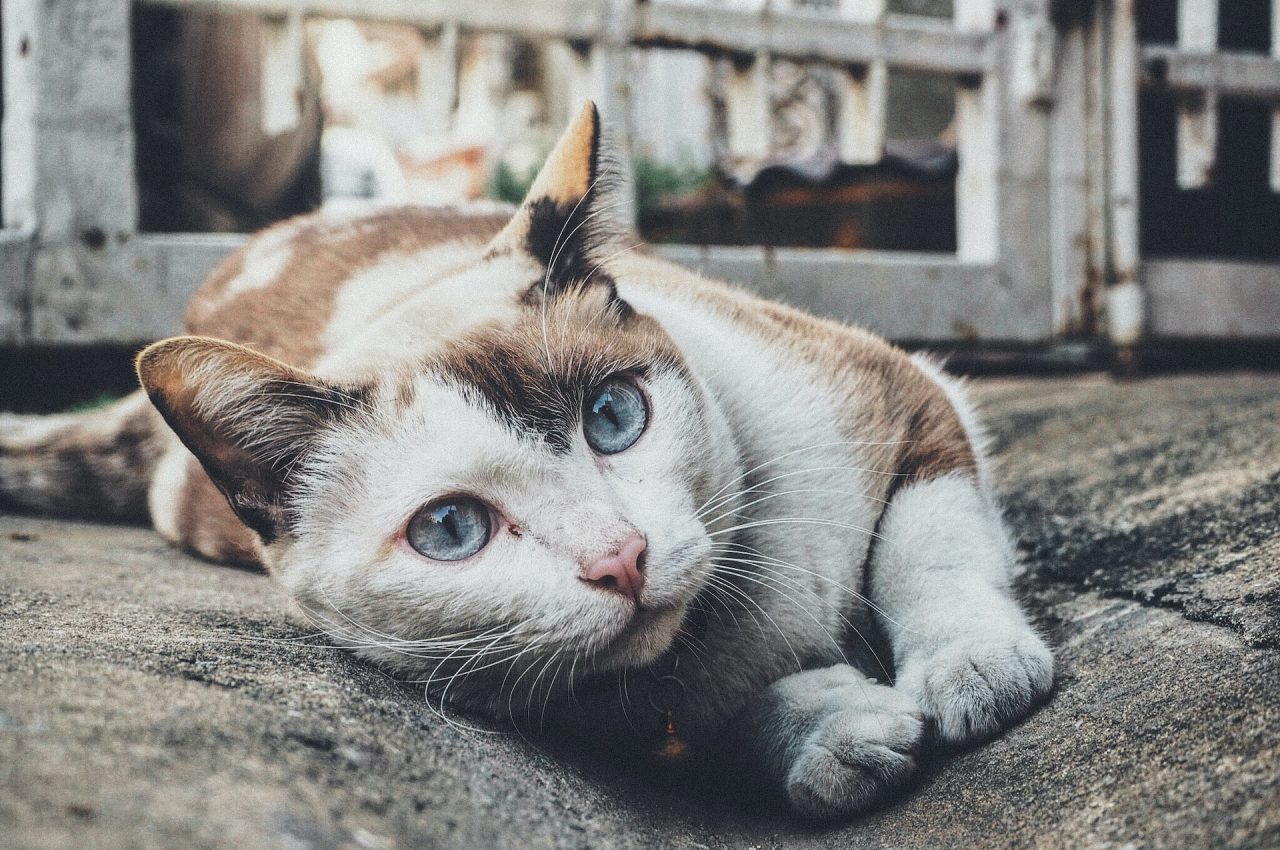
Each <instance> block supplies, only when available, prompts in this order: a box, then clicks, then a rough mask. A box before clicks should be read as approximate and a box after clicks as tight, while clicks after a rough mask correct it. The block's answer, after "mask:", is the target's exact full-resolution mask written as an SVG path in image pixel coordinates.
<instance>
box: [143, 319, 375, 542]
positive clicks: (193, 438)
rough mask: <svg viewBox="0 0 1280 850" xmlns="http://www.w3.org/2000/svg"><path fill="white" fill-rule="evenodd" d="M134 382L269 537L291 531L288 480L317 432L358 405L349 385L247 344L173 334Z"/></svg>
mask: <svg viewBox="0 0 1280 850" xmlns="http://www.w3.org/2000/svg"><path fill="white" fill-rule="evenodd" d="M137 367H138V379H139V380H140V381H141V382H142V386H143V388H144V389H146V391H147V395H149V396H150V397H151V401H152V403H153V404H154V405H155V406H156V409H157V410H159V411H160V414H161V415H162V416H163V417H164V419H165V421H166V422H167V423H169V427H170V428H172V429H173V430H174V432H175V433H177V435H178V437H179V439H181V440H182V442H183V444H184V445H186V447H187V448H188V449H190V450H191V453H192V454H193V455H195V456H196V458H197V459H198V460H199V461H200V463H201V465H203V466H204V469H205V472H207V473H208V474H209V477H210V478H211V479H213V482H214V483H215V484H216V485H218V489H220V490H221V491H222V492H223V495H225V496H226V497H227V501H228V502H229V503H230V504H231V509H232V510H233V511H235V513H236V516H238V517H239V518H240V520H241V521H242V522H243V523H244V524H245V525H247V526H248V527H249V528H251V529H253V530H254V531H256V532H257V533H258V534H259V535H261V537H262V539H263V542H265V543H271V542H273V541H274V540H275V539H276V538H278V537H279V536H280V535H282V534H285V533H287V532H288V530H289V526H290V519H291V517H290V516H289V513H288V512H289V508H288V507H287V500H286V496H287V493H288V489H289V477H290V474H291V472H292V471H293V470H294V468H295V467H296V465H297V464H298V462H299V461H300V460H302V459H303V458H305V457H306V456H307V455H308V454H309V453H310V452H311V451H313V450H314V449H315V446H316V442H317V437H318V435H319V434H320V432H321V430H322V429H324V428H325V427H326V426H329V425H331V424H333V423H335V422H337V421H338V420H340V419H341V418H343V417H345V416H350V415H352V413H353V412H355V411H357V410H358V409H359V407H360V406H361V404H362V403H363V399H362V398H361V393H360V391H351V390H343V389H339V388H337V387H333V386H329V385H327V384H324V383H322V382H321V381H320V380H319V379H317V378H314V377H312V376H310V375H307V374H306V373H304V372H301V371H299V370H297V369H294V368H292V367H291V366H287V365H285V364H284V363H281V362H280V361H278V360H273V359H272V358H270V357H267V356H265V355H262V354H258V353H256V352H254V351H251V350H249V349H247V348H244V347H243V346H239V345H235V344H234V343H230V342H224V341H222V340H216V339H208V338H205V337H194V336H188V337H174V338H172V339H166V340H162V341H161V342H157V343H155V344H154V345H151V346H148V347H147V348H146V349H144V350H143V351H142V353H141V354H139V355H138V361H137Z"/></svg>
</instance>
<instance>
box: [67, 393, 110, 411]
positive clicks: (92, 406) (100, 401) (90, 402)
mask: <svg viewBox="0 0 1280 850" xmlns="http://www.w3.org/2000/svg"><path fill="white" fill-rule="evenodd" d="M119 398H120V397H119V396H116V395H112V394H111V393H99V394H98V395H96V396H94V397H93V398H89V399H85V400H84V401H81V402H77V403H75V404H73V405H71V406H70V407H68V408H67V409H66V410H65V411H64V412H65V413H88V412H89V411H90V410H97V409H98V408H100V407H106V406H107V405H108V404H112V403H114V402H116V401H118V400H119Z"/></svg>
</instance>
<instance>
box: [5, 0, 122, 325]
mask: <svg viewBox="0 0 1280 850" xmlns="http://www.w3.org/2000/svg"><path fill="white" fill-rule="evenodd" d="M3 14H4V23H5V26H4V29H5V39H6V41H7V42H10V43H11V44H12V43H13V41H14V40H16V41H17V46H16V51H15V53H14V54H12V55H6V72H9V71H16V76H8V75H7V76H6V83H12V84H13V85H8V86H6V94H7V95H9V94H12V95H13V98H12V99H11V100H10V104H12V105H14V106H20V108H16V109H14V110H13V111H12V112H10V111H9V110H8V109H6V115H5V129H4V133H5V140H4V141H5V145H4V153H5V157H6V163H5V179H6V186H5V190H6V192H5V193H6V197H5V219H6V221H5V223H6V225H7V226H10V227H15V226H16V227H21V228H24V229H30V230H32V231H33V232H38V234H39V238H38V239H37V241H36V242H35V243H34V245H35V247H34V250H33V254H32V257H31V263H30V270H31V272H30V278H29V290H28V291H29V296H30V301H29V304H30V314H29V322H30V325H29V327H30V333H31V337H32V338H33V339H38V340H40V341H43V342H91V341H98V340H102V339H109V338H113V337H114V335H116V334H118V333H121V332H124V331H125V330H126V329H127V328H128V327H129V325H130V324H131V323H132V322H133V317H134V313H135V311H136V310H137V309H139V308H145V303H144V301H145V295H143V294H142V293H139V292H137V291H136V290H135V289H134V288H133V286H132V275H131V269H130V268H129V266H128V258H129V250H128V243H129V240H130V239H131V238H132V237H133V234H134V231H135V230H136V225H137V196H136V188H135V180H134V147H133V122H132V117H131V104H130V95H131V90H130V67H129V7H128V5H127V4H122V3H119V2H116V0H79V2H76V3H49V2H44V0H5V3H4V5H3ZM6 54H9V51H6ZM11 178H12V179H13V182H10V179H11ZM11 189H16V190H17V194H15V195H12V196H11V195H10V194H9V192H10V190H11Z"/></svg>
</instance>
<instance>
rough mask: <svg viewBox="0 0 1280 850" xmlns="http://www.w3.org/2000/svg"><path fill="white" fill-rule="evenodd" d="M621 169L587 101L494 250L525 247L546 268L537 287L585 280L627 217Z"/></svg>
mask: <svg viewBox="0 0 1280 850" xmlns="http://www.w3.org/2000/svg"><path fill="white" fill-rule="evenodd" d="M621 182H622V179H621V174H620V169H619V166H618V163H617V162H616V160H615V158H614V156H613V153H612V150H611V149H610V146H609V144H608V141H607V139H606V138H605V137H604V135H603V132H602V129H601V126H600V113H599V111H598V110H597V109H596V106H595V104H594V103H592V102H591V101H587V102H586V103H585V104H584V105H583V107H582V110H581V111H580V112H579V113H578V116H577V117H576V118H575V119H574V120H573V122H572V123H571V124H570V125H569V129H567V130H565V132H564V135H563V136H561V137H560V141H559V142H557V143H556V146H555V148H554V149H553V150H552V151H551V154H550V156H548V157H547V161H546V163H544V164H543V166H542V170H541V171H539V172H538V176H537V177H536V178H535V179H534V181H533V185H532V186H531V187H530V188H529V194H528V195H527V196H526V197H525V199H524V203H522V204H521V205H520V209H519V210H517V212H516V214H515V216H514V217H513V218H512V219H511V221H510V222H508V224H507V226H506V227H505V228H503V230H502V232H501V233H499V234H498V235H497V236H496V237H494V240H493V241H492V242H491V243H490V244H489V252H490V253H491V254H497V253H506V252H509V251H525V252H527V253H528V254H530V255H531V256H533V257H534V258H535V259H537V260H538V262H540V263H541V264H542V266H543V268H545V269H546V270H547V274H546V280H545V284H541V283H540V285H539V287H538V288H539V289H543V288H545V289H546V290H548V291H555V290H557V289H559V288H562V287H565V286H569V285H572V284H574V283H581V282H582V281H583V280H585V279H586V278H587V277H588V276H590V275H591V273H592V272H593V271H594V269H595V267H596V264H597V263H598V262H599V261H600V259H601V258H603V257H606V256H608V254H609V252H610V250H611V246H612V245H614V244H615V243H616V242H617V241H618V239H619V236H620V234H621V233H622V232H624V231H625V230H626V224H625V222H626V219H627V216H626V215H625V214H623V212H622V210H621V207H620V206H619V205H620V204H621V203H623V202H624V201H623V200H622V199H621V198H620V197H619V195H620V192H619V191H618V187H619V186H620V184H621Z"/></svg>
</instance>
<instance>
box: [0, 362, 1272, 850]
mask: <svg viewBox="0 0 1280 850" xmlns="http://www.w3.org/2000/svg"><path fill="white" fill-rule="evenodd" d="M978 394H979V396H980V397H981V398H982V399H983V400H984V402H985V405H986V408H987V410H988V413H989V419H990V421H991V423H992V425H993V426H994V431H995V435H996V440H995V445H996V454H997V456H998V479H999V482H1000V486H1001V489H1002V491H1003V493H1004V495H1005V499H1006V502H1007V506H1008V514H1009V517H1010V520H1011V521H1012V523H1013V524H1014V526H1015V527H1016V528H1017V529H1018V532H1019V534H1020V535H1021V538H1022V540H1023V544H1022V549H1023V553H1024V555H1025V559H1026V563H1027V566H1028V571H1027V574H1026V575H1025V576H1024V577H1023V578H1022V579H1021V581H1020V586H1021V589H1022V592H1023V594H1024V596H1025V598H1026V599H1027V601H1028V604H1029V605H1030V607H1031V610H1032V611H1033V612H1034V614H1035V617H1036V620H1037V621H1038V623H1039V624H1040V626H1041V627H1042V628H1043V629H1044V630H1045V631H1046V633H1047V634H1048V635H1049V637H1050V639H1051V641H1052V643H1053V645H1054V647H1055V649H1056V652H1057V656H1058V670H1059V674H1058V683H1057V688H1056V691H1055V693H1054V696H1053V698H1052V700H1051V701H1050V702H1049V704H1048V705H1046V706H1045V707H1044V708H1042V709H1041V710H1039V711H1038V712H1037V713H1036V714H1034V715H1033V716H1032V717H1031V718H1030V719H1028V720H1027V721H1026V722H1024V723H1023V724H1021V725H1020V726H1018V727H1017V728H1015V729H1013V730H1011V731H1009V732H1008V733H1007V734H1005V735H1003V736H1002V737H1001V738H999V739H998V740H996V741H994V742H993V743H991V744H988V745H986V746H983V747H979V748H976V749H972V750H969V751H965V752H933V753H931V754H930V756H929V759H928V764H927V768H926V769H925V771H924V774H923V776H922V777H921V779H920V781H919V782H917V783H916V784H915V785H914V786H913V787H912V788H910V789H909V790H908V791H907V792H906V793H904V794H903V795H902V796H901V798H900V799H898V800H896V801H895V802H893V803H892V804H891V805H889V806H887V807H886V808H884V809H882V810H880V811H878V812H876V813H874V814H872V815H870V816H868V817H864V818H862V819H861V820H858V821H855V822H852V823H847V824H841V825H837V826H824V827H820V828H819V827H813V826H807V825H804V824H799V823H796V822H794V821H792V820H790V819H788V817H787V816H786V815H785V814H784V813H782V812H781V811H779V810H778V809H777V808H775V807H773V806H772V805H771V804H768V803H762V802H760V801H759V800H758V799H755V798H751V797H744V796H742V795H740V794H735V793H733V792H732V786H733V784H734V783H735V778H734V777H733V776H728V777H724V778H723V783H724V785H725V786H726V787H727V788H728V789H729V790H725V789H724V788H716V787H707V783H688V782H686V783H683V784H681V783H675V784H667V785H663V784H661V783H655V782H653V781H651V780H648V779H644V778H641V777H639V776H636V775H634V774H633V773H631V772H629V771H628V770H626V768H625V767H618V766H614V765H608V764H600V763H587V762H583V761H581V760H573V759H570V760H565V759H562V758H558V757H556V756H554V755H552V754H549V753H547V752H545V751H544V750H542V749H540V748H539V747H537V746H535V745H532V744H529V743H527V742H525V741H523V740H521V739H520V738H519V737H516V736H513V735H508V734H501V733H492V732H490V733H481V732H472V731H466V730H460V729H458V728H453V727H450V726H448V725H446V724H444V723H442V722H441V721H440V719H439V718H437V717H436V716H435V715H434V714H433V713H432V712H431V711H430V710H429V709H428V708H427V706H426V705H425V704H424V703H423V700H422V698H421V695H420V694H419V693H417V692H415V691H413V690H410V689H408V688H405V687H402V686H400V685H398V684H396V683H394V682H392V681H390V680H389V679H387V678H386V677H385V676H383V675H382V674H380V673H378V672H377V671H375V670H373V669H371V668H369V667H367V666H365V665H363V664H360V663H357V662H355V661H353V660H351V659H349V658H348V657H346V656H345V655H343V654H342V653H340V652H337V651H333V650H329V649H325V648H322V647H318V646H314V645H311V644H308V643H306V642H304V641H298V640H295V638H297V636H299V635H300V634H301V632H302V630H301V628H300V627H299V626H298V624H297V623H296V622H295V620H293V619H292V618H291V617H290V615H289V613H288V609H287V607H286V606H285V604H284V602H283V600H282V598H281V596H280V595H278V594H277V592H276V591H275V590H274V588H272V586H271V585H270V583H269V582H268V580H267V579H265V578H264V577H262V576H260V575H256V574H253V573H249V572H244V571H239V570H235V569H228V568H224V567H217V566H212V565H209V564H205V563H202V562H200V561H196V560H193V559H191V558H188V557H185V556H183V555H180V554H178V553H176V552H174V551H172V550H170V549H168V548H167V547H166V546H165V545H164V544H163V543H162V542H161V541H160V540H159V539H158V538H157V537H156V536H155V535H154V534H152V533H151V532H149V531H147V530H143V529H134V528H123V527H111V526H96V525H84V524H74V523H66V522H54V521H48V520H42V519H32V518H26V517H0V847H4V848H10V847H13V848H18V847H21V848H69V847H76V848H79V847H101V848H124V847H139V848H177V847H235V848H251V847H273V848H274V847H281V848H328V847H362V848H393V847H395V848H415V847H458V848H491V847H492V848H503V847H517V848H522V850H531V848H542V847H582V848H587V847H591V848H603V847H634V848H648V847H686V848H703V847H706V848H711V847H717V848H718V847H735V848H747V847H755V848H773V847H814V848H816V847H853V848H862V847H867V848H871V847H884V848H907V847H981V848H986V847H1004V846H1008V847H1028V848H1030V847H1034V848H1054V847H1063V848H1076V847H1115V848H1147V847H1152V848H1156V847H1169V848H1194V847H1205V848H1208V847H1214V848H1218V847H1258V848H1262V847H1271V848H1275V847H1280V653H1278V652H1277V650H1278V649H1280V377H1278V376H1251V375H1238V376H1219V377H1180V378H1162V379H1155V380H1149V381H1144V382H1140V383H1130V384H1115V383H1111V382H1109V381H1107V380H1106V379H1103V378H1072V379H1054V380H1036V381H1030V380H1016V381H1015V380H1000V381H990V382H985V383H982V384H981V385H980V387H979V391H978Z"/></svg>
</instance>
